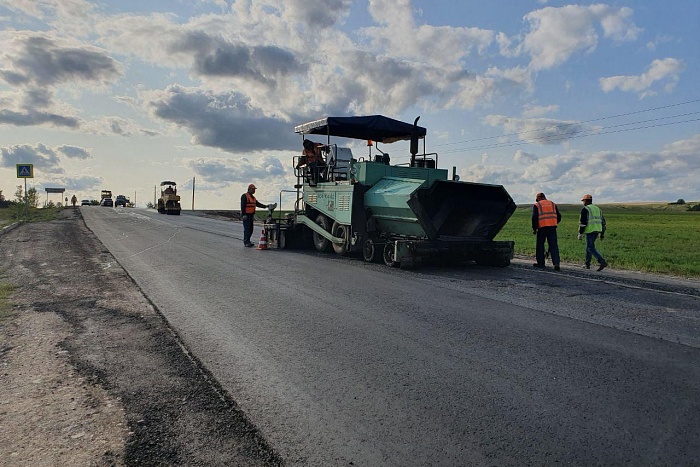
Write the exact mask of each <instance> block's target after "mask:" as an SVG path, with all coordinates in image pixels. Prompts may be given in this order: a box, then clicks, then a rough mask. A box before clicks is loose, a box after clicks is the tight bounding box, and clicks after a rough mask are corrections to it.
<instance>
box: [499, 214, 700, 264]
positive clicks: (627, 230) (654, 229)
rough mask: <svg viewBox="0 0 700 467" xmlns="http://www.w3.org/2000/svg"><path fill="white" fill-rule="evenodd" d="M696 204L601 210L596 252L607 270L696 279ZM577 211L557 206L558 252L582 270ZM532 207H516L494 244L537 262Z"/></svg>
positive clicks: (699, 231) (699, 241)
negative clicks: (509, 245) (601, 235)
mask: <svg viewBox="0 0 700 467" xmlns="http://www.w3.org/2000/svg"><path fill="white" fill-rule="evenodd" d="M698 205H700V204H699V203H688V204H685V203H683V204H678V203H640V204H610V205H604V204H603V205H600V207H601V209H602V210H603V215H604V216H605V221H606V223H607V231H606V233H605V240H604V241H602V242H601V241H600V240H599V241H598V242H596V247H597V248H598V250H599V251H600V252H601V253H602V255H603V256H604V257H605V259H606V260H607V261H608V263H609V264H610V266H611V267H613V268H618V269H629V270H635V271H646V272H653V273H662V274H671V275H676V276H685V277H700V211H698V210H696V209H695V206H698ZM581 207H582V206H581V205H559V211H560V212H561V215H562V221H561V223H560V224H559V226H558V228H557V231H558V240H559V251H560V255H561V259H562V261H563V262H568V263H580V264H583V260H584V255H585V242H584V241H583V240H581V241H579V240H577V239H576V234H577V233H578V218H579V213H580V212H581ZM531 216H532V205H527V206H519V207H518V208H517V209H516V211H515V213H514V214H513V216H512V217H511V218H510V220H509V221H508V223H507V224H506V226H505V227H504V228H503V230H502V231H501V232H500V233H499V234H498V236H497V237H496V239H497V240H514V241H515V254H517V255H526V256H532V257H533V259H534V256H535V236H534V235H533V234H532V226H531V225H532V224H531V220H530V219H531Z"/></svg>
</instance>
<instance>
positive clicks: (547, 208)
mask: <svg viewBox="0 0 700 467" xmlns="http://www.w3.org/2000/svg"><path fill="white" fill-rule="evenodd" d="M559 222H561V213H559V208H558V207H557V205H556V204H554V203H553V202H552V201H549V200H548V199H547V197H546V196H545V195H544V193H537V195H536V196H535V204H534V206H532V233H533V235H537V243H536V246H535V259H536V260H537V262H536V263H535V264H533V266H534V267H536V268H540V269H544V261H545V254H544V242H545V240H546V241H547V245H548V246H549V254H550V255H551V256H552V264H554V270H555V271H559V269H560V268H559V245H558V243H557V224H559Z"/></svg>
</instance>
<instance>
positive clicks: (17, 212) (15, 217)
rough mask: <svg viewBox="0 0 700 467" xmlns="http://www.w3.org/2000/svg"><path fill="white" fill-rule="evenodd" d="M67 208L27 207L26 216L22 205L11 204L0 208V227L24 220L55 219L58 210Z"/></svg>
mask: <svg viewBox="0 0 700 467" xmlns="http://www.w3.org/2000/svg"><path fill="white" fill-rule="evenodd" d="M61 209H68V208H55V207H54V208H42V209H39V208H29V212H28V216H27V218H26V219H25V217H24V205H20V204H11V205H10V206H9V207H7V208H2V209H0V228H2V227H7V226H8V225H10V224H12V223H14V222H18V221H22V220H26V221H27V222H41V221H50V220H53V219H56V216H57V215H58V211H60V210H61Z"/></svg>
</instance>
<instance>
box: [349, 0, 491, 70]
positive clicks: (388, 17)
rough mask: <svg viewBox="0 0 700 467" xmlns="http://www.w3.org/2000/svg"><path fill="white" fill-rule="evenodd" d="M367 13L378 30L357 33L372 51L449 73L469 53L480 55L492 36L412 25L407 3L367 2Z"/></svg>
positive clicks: (474, 30) (393, 0)
mask: <svg viewBox="0 0 700 467" xmlns="http://www.w3.org/2000/svg"><path fill="white" fill-rule="evenodd" d="M369 12H370V14H371V15H372V18H373V19H374V20H375V21H376V22H377V23H379V24H380V27H368V28H364V29H361V30H360V31H359V33H360V34H361V35H363V36H365V37H368V38H369V39H370V40H371V46H372V50H375V51H377V52H379V53H381V54H387V55H389V54H390V55H392V56H395V57H397V58H403V59H408V60H414V61H417V62H420V63H423V64H426V63H427V64H429V65H430V66H434V67H439V68H445V67H447V68H448V70H450V71H452V70H453V68H454V67H461V66H462V65H461V64H462V62H463V61H464V59H465V58H466V57H468V56H469V55H470V54H471V53H472V52H477V53H483V52H485V51H486V49H487V48H488V47H489V46H490V45H491V44H492V43H493V42H494V40H495V38H496V33H495V32H494V31H491V30H487V29H480V28H467V27H449V26H430V25H426V24H423V25H416V22H415V20H414V18H413V6H412V4H411V1H409V0H398V1H397V0H370V2H369Z"/></svg>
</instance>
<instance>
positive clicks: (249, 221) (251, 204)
mask: <svg viewBox="0 0 700 467" xmlns="http://www.w3.org/2000/svg"><path fill="white" fill-rule="evenodd" d="M254 195H255V185H253V184H252V183H251V184H250V185H248V191H246V192H245V193H243V195H242V196H241V220H242V221H243V245H245V246H247V247H250V246H255V245H253V243H252V242H251V241H250V237H251V236H252V235H253V220H254V219H255V208H256V207H258V208H269V206H270V205H266V204H262V203H261V202H259V201H258V200H257V199H255V196H254Z"/></svg>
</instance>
